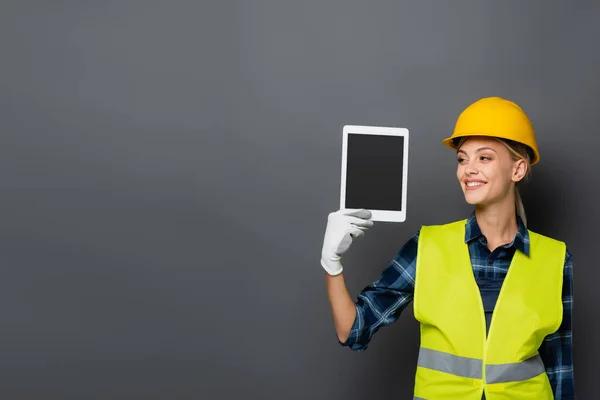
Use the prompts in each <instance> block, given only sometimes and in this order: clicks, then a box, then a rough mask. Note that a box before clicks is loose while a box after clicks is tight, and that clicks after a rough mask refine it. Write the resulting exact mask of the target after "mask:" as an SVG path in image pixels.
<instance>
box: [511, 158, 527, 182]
mask: <svg viewBox="0 0 600 400" xmlns="http://www.w3.org/2000/svg"><path fill="white" fill-rule="evenodd" d="M528 168H529V166H528V165H527V162H526V161H525V160H524V159H522V158H521V159H520V160H519V161H515V163H514V164H513V174H512V180H513V182H520V181H521V180H522V179H523V178H525V175H527V169H528Z"/></svg>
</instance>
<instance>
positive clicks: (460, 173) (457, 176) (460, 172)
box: [456, 164, 465, 180]
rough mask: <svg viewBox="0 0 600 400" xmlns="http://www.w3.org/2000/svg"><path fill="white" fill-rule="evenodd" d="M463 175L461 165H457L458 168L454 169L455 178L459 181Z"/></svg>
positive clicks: (463, 170)
mask: <svg viewBox="0 0 600 400" xmlns="http://www.w3.org/2000/svg"><path fill="white" fill-rule="evenodd" d="M464 174H465V169H464V167H463V166H462V165H460V164H458V167H457V168H456V178H457V179H458V180H460V179H461V178H462V177H463V176H464Z"/></svg>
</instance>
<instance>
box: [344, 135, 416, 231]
mask: <svg viewBox="0 0 600 400" xmlns="http://www.w3.org/2000/svg"><path fill="white" fill-rule="evenodd" d="M349 134H358V135H376V136H402V137H404V148H403V158H402V164H403V166H402V200H401V201H402V204H401V208H402V211H390V210H373V209H369V211H370V212H371V220H373V221H382V222H404V221H405V220H406V192H407V186H408V129H406V128H393V127H383V126H365V125H345V126H344V128H343V130H342V179H341V188H340V209H344V210H355V209H352V208H346V168H347V161H348V158H347V155H348V135H349Z"/></svg>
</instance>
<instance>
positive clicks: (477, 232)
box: [465, 211, 529, 256]
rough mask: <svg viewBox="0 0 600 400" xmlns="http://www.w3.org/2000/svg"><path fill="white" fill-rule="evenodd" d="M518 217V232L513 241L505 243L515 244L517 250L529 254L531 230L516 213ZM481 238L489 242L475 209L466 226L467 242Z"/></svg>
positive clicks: (508, 246)
mask: <svg viewBox="0 0 600 400" xmlns="http://www.w3.org/2000/svg"><path fill="white" fill-rule="evenodd" d="M516 218H517V224H518V226H519V228H518V230H517V234H516V235H515V237H514V238H513V240H512V242H510V243H507V244H506V245H504V247H506V248H510V247H513V246H514V247H515V248H516V249H517V250H520V251H521V252H522V253H523V254H525V255H526V256H529V231H528V230H527V228H526V227H525V224H523V220H521V217H519V216H518V215H516ZM480 238H481V239H482V240H483V241H484V242H485V243H487V242H486V239H485V236H483V233H481V228H479V224H478V223H477V218H475V211H473V213H472V214H471V216H470V217H469V219H468V220H467V223H466V226H465V243H469V242H472V241H473V240H475V239H480Z"/></svg>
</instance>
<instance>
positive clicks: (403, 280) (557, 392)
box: [340, 213, 575, 400]
mask: <svg viewBox="0 0 600 400" xmlns="http://www.w3.org/2000/svg"><path fill="white" fill-rule="evenodd" d="M517 221H518V224H519V229H518V232H517V234H516V235H515V238H514V239H513V241H512V242H511V243H508V244H506V245H503V246H500V247H498V248H496V249H495V250H494V251H490V250H489V249H488V248H487V241H486V238H485V236H483V234H482V233H481V229H480V228H479V225H478V224H477V220H476V218H475V214H474V213H473V214H472V215H471V217H470V218H469V219H468V221H467V224H466V231H465V242H466V243H468V246H469V254H470V256H471V264H472V266H473V274H474V276H475V279H476V281H477V284H478V286H479V290H480V292H481V297H482V299H483V304H484V309H485V314H486V320H487V322H488V323H487V326H488V327H489V325H490V321H491V315H492V311H493V309H494V306H495V304H496V300H497V298H498V294H499V292H500V287H501V286H502V282H503V280H504V277H505V276H506V273H507V272H508V267H509V265H510V262H511V260H512V257H513V254H514V252H515V251H516V250H518V251H521V252H523V253H524V254H526V255H529V232H528V231H527V228H526V227H525V225H524V224H523V222H522V221H521V219H520V218H519V217H518V216H517ZM418 239H419V232H417V234H416V235H415V236H414V237H412V238H411V239H410V240H409V241H408V242H406V244H405V245H404V246H403V247H402V248H401V249H400V251H399V252H398V254H397V255H396V256H395V257H394V259H393V260H392V261H391V262H390V264H389V266H388V267H387V268H386V269H385V270H384V271H383V272H382V274H381V277H380V279H379V280H377V281H375V282H373V283H371V284H370V285H369V286H367V287H365V288H364V289H363V290H362V292H361V293H360V294H359V295H358V300H357V302H356V319H355V321H354V325H353V326H352V329H351V331H350V336H349V337H348V339H347V340H346V342H344V343H341V342H340V344H341V345H343V346H349V347H350V348H351V349H352V350H356V351H360V350H365V349H366V348H367V347H368V344H369V342H370V340H371V339H372V337H373V335H374V334H375V333H376V332H377V330H378V329H379V328H381V327H382V326H386V325H389V324H391V323H393V322H394V321H396V320H397V319H398V317H399V315H400V313H401V312H402V311H403V310H404V309H405V308H406V306H407V305H408V304H409V303H410V302H411V300H412V299H413V295H414V287H415V268H416V261H417V243H418ZM562 299H563V319H562V324H561V326H560V328H559V329H558V331H556V332H555V333H553V334H551V335H548V336H547V337H546V338H545V339H544V341H543V343H542V345H541V347H540V349H539V353H540V356H541V357H542V360H543V361H544V365H545V367H546V372H547V374H548V378H549V379H550V385H551V386H552V390H553V392H554V396H555V399H557V400H567V399H575V389H574V381H573V354H572V349H573V337H572V334H571V330H572V320H571V317H572V309H573V262H572V255H571V253H570V252H569V251H568V250H567V254H566V258H565V267H564V280H563V292H562Z"/></svg>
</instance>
